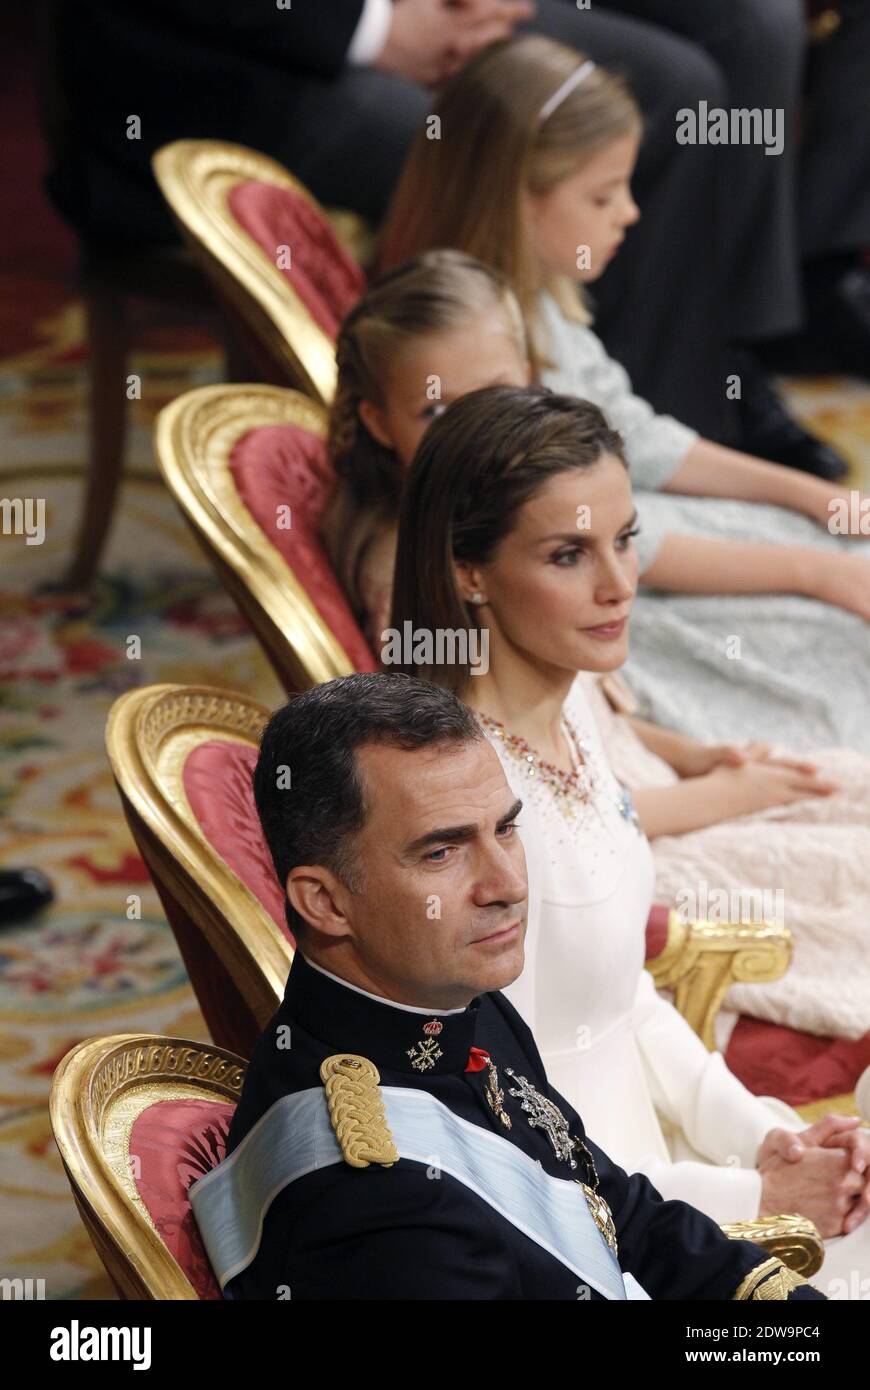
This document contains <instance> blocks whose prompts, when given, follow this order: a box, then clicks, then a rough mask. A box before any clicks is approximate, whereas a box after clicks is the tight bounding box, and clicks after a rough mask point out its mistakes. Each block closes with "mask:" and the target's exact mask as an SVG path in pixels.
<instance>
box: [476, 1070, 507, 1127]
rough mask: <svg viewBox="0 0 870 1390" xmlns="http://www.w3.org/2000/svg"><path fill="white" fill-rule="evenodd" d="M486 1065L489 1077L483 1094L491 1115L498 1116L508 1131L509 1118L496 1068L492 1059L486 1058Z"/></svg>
mask: <svg viewBox="0 0 870 1390" xmlns="http://www.w3.org/2000/svg"><path fill="white" fill-rule="evenodd" d="M486 1065H487V1067H488V1068H489V1076H488V1078H487V1082H486V1086H485V1087H484V1091H483V1094H484V1095H485V1096H486V1099H487V1103H488V1105H489V1108H490V1110H491V1111H492V1113H493V1114H494V1115H498V1118H499V1119H500V1120H501V1122H502V1124H503V1125H504V1127H505V1129H510V1127H511V1117H510V1115H509V1114H508V1113H507V1111H506V1110H505V1108H504V1091H503V1090H502V1089H501V1087H500V1086H499V1084H498V1068H497V1067H496V1065H495V1063H494V1062H493V1061H492V1058H487V1062H486Z"/></svg>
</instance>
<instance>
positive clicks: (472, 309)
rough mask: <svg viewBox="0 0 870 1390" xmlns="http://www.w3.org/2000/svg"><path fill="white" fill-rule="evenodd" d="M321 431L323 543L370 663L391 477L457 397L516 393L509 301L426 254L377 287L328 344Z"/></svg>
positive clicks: (517, 324)
mask: <svg viewBox="0 0 870 1390" xmlns="http://www.w3.org/2000/svg"><path fill="white" fill-rule="evenodd" d="M336 357H337V361H338V386H337V389H336V395H335V401H334V403H333V407H332V411H331V413H330V420H329V455H330V462H331V463H332V466H333V468H334V470H335V473H336V476H337V480H338V481H337V486H336V489H335V491H334V493H333V495H332V498H331V501H330V504H329V506H328V508H327V510H326V513H325V515H324V518H323V523H322V532H323V539H324V542H325V544H326V548H327V551H328V553H329V556H330V559H331V561H332V565H333V568H334V569H335V572H336V574H337V575H338V578H339V579H340V581H341V583H342V585H343V587H344V590H345V593H346V594H347V597H348V599H349V600H350V604H351V607H352V609H353V611H354V615H355V617H356V619H357V622H358V623H359V625H360V627H361V628H362V629H363V632H364V633H365V635H366V637H367V638H368V642H369V645H370V646H371V648H372V650H373V651H374V652H377V651H378V650H379V649H380V632H381V630H382V628H384V627H386V625H387V620H388V618H389V608H390V595H391V592H392V587H393V559H394V555H395V545H396V539H395V528H396V521H397V519H398V513H399V499H400V496H401V487H402V477H403V473H404V468H405V466H406V465H407V464H408V463H410V461H411V458H412V456H413V453H414V450H415V449H416V447H417V444H418V443H419V441H420V438H421V437H422V435H423V432H424V430H425V429H426V426H427V425H428V424H429V423H430V421H431V420H433V419H434V417H435V416H436V415H437V414H439V413H440V412H441V411H443V410H444V409H445V407H446V406H447V405H448V404H449V403H450V401H452V400H454V399H455V398H456V397H457V396H461V395H464V394H465V393H466V392H467V391H474V390H476V389H477V388H478V387H482V386H495V385H506V386H508V385H513V386H524V385H526V384H527V382H528V380H529V376H530V371H531V368H530V366H529V361H528V344H527V341H526V330H525V324H524V323H523V317H522V314H521V313H520V309H519V305H518V304H517V301H516V298H515V297H514V295H513V294H512V293H511V291H510V289H509V288H508V286H507V284H506V282H505V281H504V280H503V278H502V277H501V276H500V275H499V274H498V273H497V272H496V271H494V270H489V269H487V267H485V266H483V265H481V264H480V263H479V262H477V261H474V260H472V259H471V257H469V256H464V255H462V254H461V253H460V252H458V251H430V252H427V253H426V254H425V255H423V256H419V257H417V258H416V260H413V261H410V262H409V263H408V264H407V265H405V266H402V267H401V268H399V269H398V270H395V271H392V272H391V273H390V274H389V275H385V276H383V277H382V279H381V280H379V281H378V282H377V284H375V285H374V286H373V287H372V288H371V289H370V290H369V291H368V293H367V294H365V295H363V297H362V299H361V300H360V301H359V303H358V304H357V305H356V307H355V308H354V309H352V310H351V312H350V314H349V315H348V317H347V318H346V320H345V322H344V324H343V326H342V329H341V333H340V334H339V338H338V345H337V348H336Z"/></svg>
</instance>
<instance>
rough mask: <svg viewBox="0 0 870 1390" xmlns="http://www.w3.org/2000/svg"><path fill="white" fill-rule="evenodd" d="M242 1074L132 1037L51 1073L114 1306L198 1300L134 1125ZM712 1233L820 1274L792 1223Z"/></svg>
mask: <svg viewBox="0 0 870 1390" xmlns="http://www.w3.org/2000/svg"><path fill="white" fill-rule="evenodd" d="M245 1068H246V1063H245V1062H244V1061H243V1060H242V1058H241V1057H238V1056H236V1055H234V1054H233V1053H232V1052H227V1051H225V1050H224V1049H222V1048H218V1047H212V1046H207V1045H206V1044H204V1043H195V1042H189V1041H187V1040H184V1039H180V1038H163V1037H156V1036H148V1035H141V1034H118V1035H115V1036H111V1037H107V1038H92V1039H89V1040H88V1041H87V1042H83V1043H79V1044H78V1045H77V1046H76V1047H74V1048H73V1049H72V1050H71V1051H70V1052H68V1053H67V1055H66V1056H65V1057H64V1059H63V1061H62V1062H61V1063H60V1066H59V1067H58V1068H57V1071H56V1072H55V1074H54V1079H53V1081H52V1087H51V1098H50V1103H49V1104H50V1113H51V1125H52V1129H53V1131H54V1137H55V1141H56V1143H57V1146H58V1149H59V1150H60V1154H61V1158H62V1160H63V1165H64V1168H65V1170H66V1174H67V1177H68V1179H69V1183H70V1186H71V1188H72V1192H73V1196H74V1199H75V1202H76V1206H77V1208H78V1211H79V1214H80V1215H81V1218H82V1221H83V1222H84V1225H85V1228H86V1230H87V1232H88V1234H89V1236H90V1237H91V1240H92V1241H93V1243H94V1247H95V1249H96V1251H97V1254H98V1255H99V1257H100V1259H101V1260H102V1262H103V1265H104V1266H105V1268H106V1270H107V1272H108V1274H109V1276H110V1278H111V1279H112V1282H113V1283H114V1285H115V1287H116V1289H117V1290H118V1293H119V1295H120V1296H121V1298H125V1299H141V1300H167V1299H174V1300H179V1299H196V1298H197V1297H198V1295H197V1292H196V1290H195V1289H194V1287H193V1285H192V1284H191V1283H190V1281H189V1280H188V1278H187V1276H186V1275H185V1273H184V1271H183V1270H182V1269H181V1267H180V1266H179V1264H178V1263H177V1261H176V1260H175V1259H174V1258H173V1256H172V1255H171V1254H170V1252H169V1250H168V1249H167V1247H166V1245H165V1244H164V1243H163V1241H162V1239H161V1237H160V1235H159V1233H158V1231H157V1229H156V1227H155V1226H154V1223H153V1221H152V1219H151V1216H150V1214H149V1212H148V1210H147V1209H146V1207H145V1205H144V1203H143V1202H142V1199H141V1197H140V1196H139V1193H138V1191H137V1190H136V1185H135V1182H134V1180H133V1164H132V1162H131V1154H130V1136H131V1133H132V1129H133V1125H134V1123H135V1121H136V1119H137V1118H138V1117H139V1115H141V1114H142V1113H143V1111H144V1110H146V1109H147V1108H148V1107H149V1106H150V1105H154V1104H156V1103H158V1102H159V1101H165V1100H186V1099H196V1100H202V1099H207V1100H221V1101H227V1100H228V1101H232V1102H236V1101H238V1099H239V1096H240V1095H241V1090H242V1084H243V1082H244V1076H245ZM722 1229H723V1231H725V1233H726V1235H728V1236H729V1237H730V1238H731V1239H735V1240H737V1239H739V1240H752V1241H755V1243H756V1244H758V1245H762V1246H764V1247H765V1249H766V1250H767V1251H768V1252H769V1253H770V1254H771V1255H776V1256H777V1257H778V1258H779V1259H781V1260H782V1261H783V1263H784V1264H786V1265H788V1267H789V1268H790V1269H793V1270H795V1271H796V1272H797V1273H799V1274H803V1275H804V1276H805V1277H810V1276H811V1275H812V1274H814V1273H816V1271H817V1270H818V1269H819V1267H820V1264H821V1260H822V1255H823V1246H822V1242H821V1240H820V1238H819V1235H818V1232H817V1231H816V1228H815V1227H814V1226H813V1224H812V1222H810V1221H806V1220H804V1219H803V1218H801V1217H797V1216H783V1217H769V1218H763V1219H759V1220H758V1221H746V1222H741V1223H739V1224H737V1225H733V1226H723V1228H722Z"/></svg>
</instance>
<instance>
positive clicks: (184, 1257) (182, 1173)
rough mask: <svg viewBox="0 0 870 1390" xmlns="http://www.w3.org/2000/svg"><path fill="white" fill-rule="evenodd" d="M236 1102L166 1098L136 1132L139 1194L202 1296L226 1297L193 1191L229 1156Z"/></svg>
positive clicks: (147, 1113) (144, 1117)
mask: <svg viewBox="0 0 870 1390" xmlns="http://www.w3.org/2000/svg"><path fill="white" fill-rule="evenodd" d="M234 1110H235V1106H234V1105H233V1104H232V1103H231V1102H230V1101H214V1100H161V1101H158V1102H157V1103H156V1104H155V1105H150V1106H149V1107H148V1109H147V1110H143V1111H142V1114H141V1115H139V1116H138V1117H137V1118H136V1120H135V1121H134V1122H133V1127H132V1129H131V1131H130V1158H131V1159H132V1160H133V1165H132V1166H133V1175H134V1182H135V1184H136V1190H137V1192H138V1193H139V1196H140V1197H141V1199H142V1202H143V1205H144V1206H145V1209H146V1210H147V1212H148V1215H149V1216H150V1217H151V1220H152V1221H153V1222H154V1226H155V1229H156V1231H157V1234H158V1235H159V1236H160V1238H161V1240H162V1241H163V1243H164V1245H165V1246H166V1248H167V1250H168V1251H169V1253H170V1255H171V1256H172V1257H173V1259H174V1260H175V1261H176V1263H177V1264H179V1265H180V1266H181V1269H182V1270H183V1272H184V1274H185V1275H186V1277H187V1278H188V1279H189V1280H190V1283H191V1284H192V1285H193V1287H194V1289H195V1290H196V1292H197V1294H198V1296H199V1297H200V1298H203V1299H215V1298H222V1297H223V1295H222V1294H221V1291H220V1286H219V1285H218V1282H217V1280H216V1279H215V1277H214V1273H213V1271H212V1268H211V1265H210V1264H209V1262H208V1256H207V1255H206V1253H205V1247H204V1246H203V1243H202V1239H201V1237H200V1234H199V1231H198V1230H197V1226H196V1221H195V1220H194V1216H193V1210H192V1208H191V1205H190V1202H189V1201H188V1197H187V1193H188V1189H189V1188H190V1186H191V1184H192V1183H194V1182H195V1181H196V1179H197V1178H201V1177H202V1176H203V1174H204V1173H207V1172H209V1170H210V1169H212V1168H214V1167H215V1166H216V1165H217V1164H218V1163H220V1162H221V1160H222V1159H223V1158H224V1157H225V1156H226V1151H227V1135H228V1133H229V1128H230V1120H231V1119H232V1116H233V1111H234Z"/></svg>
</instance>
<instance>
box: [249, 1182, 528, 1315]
mask: <svg viewBox="0 0 870 1390" xmlns="http://www.w3.org/2000/svg"><path fill="white" fill-rule="evenodd" d="M231 1296H232V1297H233V1298H235V1299H239V1298H241V1299H260V1300H264V1299H269V1300H274V1299H291V1300H293V1301H298V1300H300V1299H301V1300H303V1301H304V1300H309V1299H318V1300H325V1301H326V1300H333V1299H341V1300H360V1299H371V1300H381V1299H383V1300H393V1299H402V1300H406V1299H432V1300H439V1299H474V1300H476V1299H518V1298H521V1297H522V1288H521V1284H520V1278H519V1271H518V1269H517V1263H516V1260H515V1259H514V1257H513V1256H512V1254H511V1252H510V1250H509V1247H508V1245H507V1242H506V1241H505V1239H504V1236H503V1234H502V1233H500V1232H499V1230H498V1228H497V1225H496V1221H495V1218H493V1217H490V1214H489V1209H488V1208H487V1207H486V1205H485V1204H484V1203H482V1202H479V1203H478V1202H475V1203H471V1202H469V1201H468V1200H467V1198H466V1197H465V1195H464V1193H463V1191H462V1189H461V1188H459V1187H458V1186H457V1185H456V1184H454V1183H453V1181H452V1180H451V1179H450V1178H448V1177H446V1176H442V1177H437V1176H435V1175H434V1173H433V1172H432V1171H431V1170H429V1169H427V1168H425V1167H424V1166H423V1165H422V1164H418V1163H405V1162H404V1161H403V1162H400V1163H399V1164H398V1165H396V1166H395V1167H392V1168H378V1169H374V1168H367V1169H364V1170H358V1169H348V1168H347V1167H346V1166H345V1165H343V1164H336V1165H332V1166H331V1167H330V1168H329V1169H324V1170H321V1171H320V1172H318V1173H317V1174H316V1175H312V1176H310V1177H308V1178H305V1179H303V1180H301V1181H300V1182H296V1183H293V1184H292V1185H291V1186H290V1188H288V1189H287V1190H286V1191H285V1192H284V1193H282V1194H281V1195H280V1196H279V1197H278V1198H277V1199H276V1201H275V1202H274V1203H273V1205H272V1207H271V1208H270V1210H269V1213H268V1216H267V1218H266V1221H265V1223H264V1228H263V1236H262V1240H261V1243H260V1248H259V1250H258V1253H257V1257H256V1259H255V1260H254V1262H253V1264H252V1265H251V1266H250V1267H249V1268H248V1269H247V1270H246V1271H245V1273H244V1274H242V1275H240V1276H239V1277H238V1278H236V1279H235V1280H233V1282H232V1285H231Z"/></svg>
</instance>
